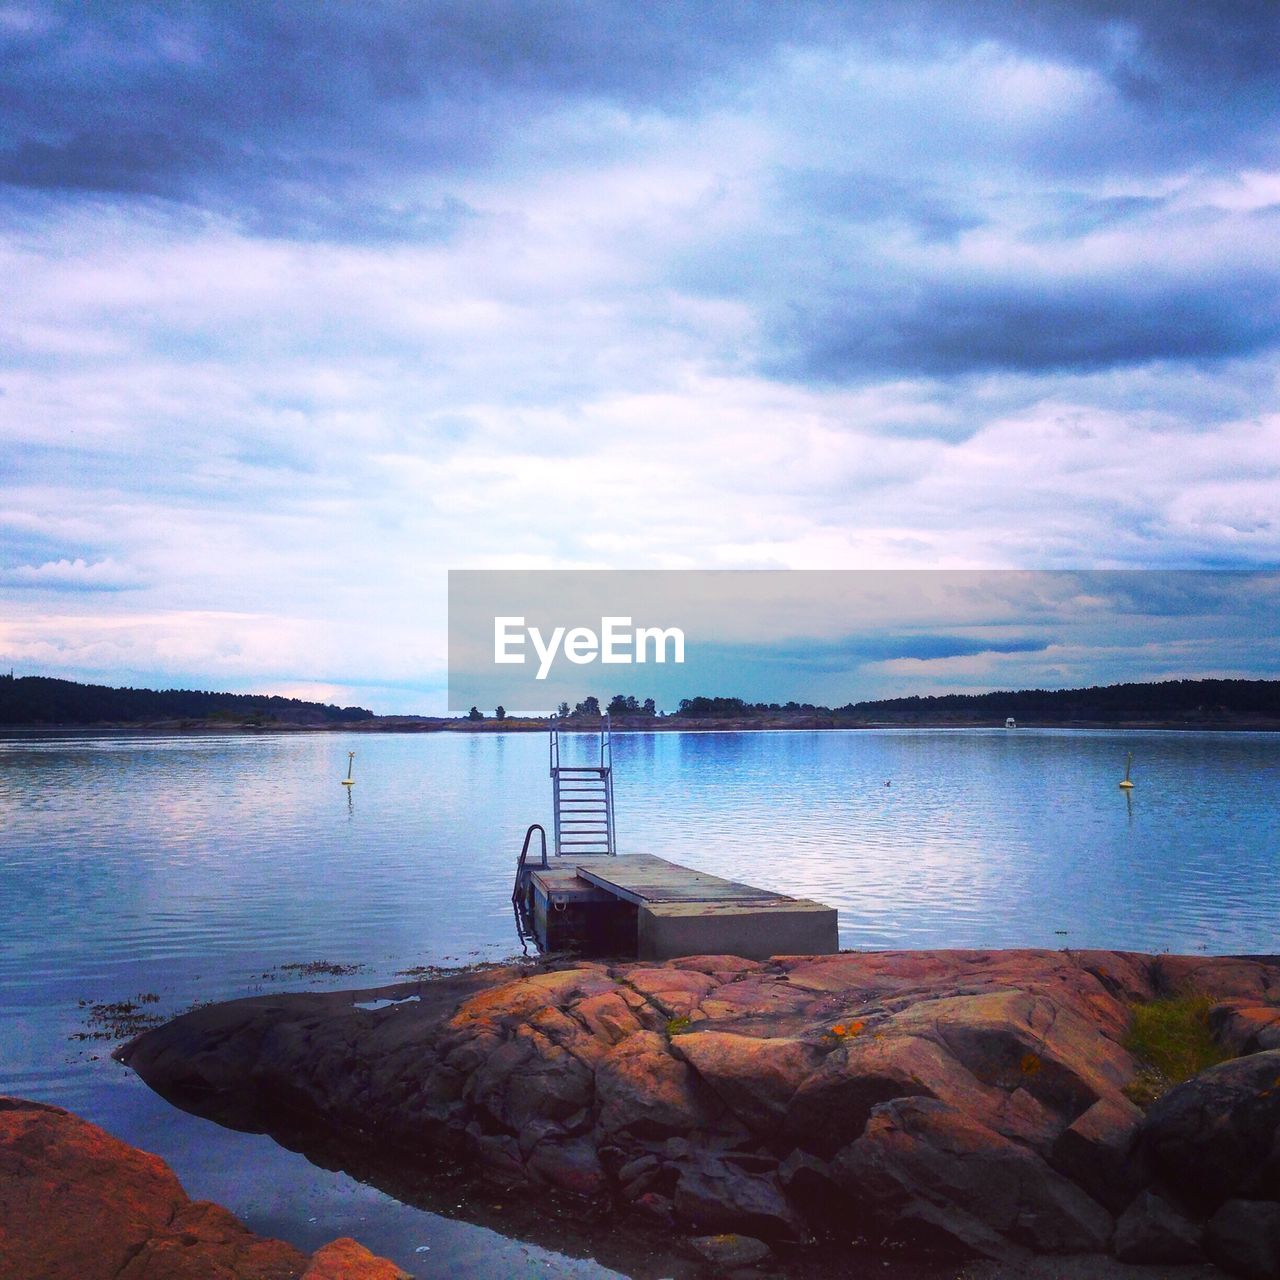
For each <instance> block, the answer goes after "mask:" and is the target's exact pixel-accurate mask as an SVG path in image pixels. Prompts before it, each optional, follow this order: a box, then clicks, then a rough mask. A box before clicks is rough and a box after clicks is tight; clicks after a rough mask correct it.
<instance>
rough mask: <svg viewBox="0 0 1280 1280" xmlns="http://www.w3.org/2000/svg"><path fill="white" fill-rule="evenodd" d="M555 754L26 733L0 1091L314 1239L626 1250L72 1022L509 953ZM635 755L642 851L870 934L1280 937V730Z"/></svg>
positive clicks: (504, 748)
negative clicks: (98, 1132) (450, 1200)
mask: <svg viewBox="0 0 1280 1280" xmlns="http://www.w3.org/2000/svg"><path fill="white" fill-rule="evenodd" d="M576 745H577V747H578V749H579V750H580V751H581V752H582V753H583V756H584V758H586V753H587V752H589V750H590V749H591V747H592V746H593V745H594V740H592V739H585V738H584V739H580V740H578V741H577V743H576ZM349 749H354V750H355V751H356V752H357V756H356V762H355V768H356V773H355V776H356V778H357V784H356V786H355V787H354V788H352V789H350V790H351V794H348V788H345V787H342V786H340V785H339V779H340V778H341V777H343V776H344V775H345V772H346V762H347V755H346V753H347V751H348V750H349ZM1129 751H1132V752H1133V754H1134V758H1135V762H1134V774H1133V776H1134V781H1135V783H1136V787H1135V789H1134V791H1133V792H1132V793H1131V794H1130V795H1129V796H1126V795H1125V793H1124V792H1122V791H1121V790H1120V789H1119V788H1118V787H1117V785H1116V784H1117V782H1118V781H1119V779H1120V778H1121V777H1122V776H1123V773H1124V765H1125V755H1126V753H1127V752H1129ZM546 763H547V762H546V740H545V737H544V736H543V735H541V734H500V735H446V734H432V735H410V736H398V735H390V734H386V735H382V734H379V735H359V736H356V735H351V736H350V737H349V738H348V737H347V736H346V735H342V734H323V735H315V736H310V735H244V736H240V735H234V736H225V737H223V736H219V737H202V736H169V737H138V736H127V737H125V736H84V737H74V738H67V737H61V738H56V739H55V738H43V739H33V738H7V739H4V738H0V911H2V915H0V919H2V920H3V928H2V930H0V1092H5V1093H13V1094H18V1095H20V1096H25V1097H29V1098H36V1099H41V1100H44V1101H49V1102H54V1103H57V1104H58V1105H61V1106H66V1107H69V1108H71V1109H72V1110H74V1111H77V1112H79V1113H80V1114H82V1115H85V1116H87V1117H88V1118H89V1119H92V1120H94V1121H96V1122H97V1123H99V1124H102V1125H104V1126H105V1127H106V1128H108V1129H110V1130H111V1131H112V1132H113V1133H116V1134H118V1135H119V1136H120V1137H123V1138H125V1139H126V1140H128V1141H131V1142H135V1143H137V1144H139V1145H141V1146H143V1147H146V1148H147V1149H149V1150H153V1151H158V1152H159V1153H160V1154H162V1155H163V1156H164V1157H165V1158H166V1159H167V1160H169V1162H170V1163H171V1164H172V1165H173V1166H174V1168H175V1169H176V1171H177V1172H178V1174H179V1176H180V1177H181V1178H182V1180H183V1183H184V1185H185V1186H186V1187H187V1190H188V1191H189V1192H190V1193H191V1194H192V1195H193V1196H196V1197H207V1198H211V1199H216V1200H219V1201H222V1202H223V1203H225V1204H227V1205H228V1206H229V1207H230V1208H232V1209H233V1210H234V1211H235V1212H236V1213H238V1214H239V1215H240V1216H241V1217H243V1218H244V1219H245V1220H246V1221H248V1222H249V1224H250V1225H251V1226H253V1227H254V1228H255V1229H256V1230H259V1231H263V1232H266V1233H269V1234H273V1235H278V1236H281V1237H284V1238H287V1239H290V1240H293V1241H295V1242H296V1243H298V1244H299V1245H301V1246H303V1247H307V1248H314V1247H315V1246H316V1245H317V1244H319V1243H322V1242H323V1241H325V1240H329V1239H332V1238H333V1237H334V1236H335V1235H339V1234H351V1235H355V1236H356V1237H357V1238H359V1239H361V1240H362V1241H363V1242H364V1243H366V1244H368V1245H369V1246H370V1247H371V1248H373V1249H374V1250H375V1251H377V1252H380V1253H384V1254H387V1255H388V1256H391V1257H393V1258H394V1259H395V1260H396V1261H398V1262H399V1263H400V1264H401V1265H402V1266H404V1267H406V1268H407V1269H408V1270H410V1271H412V1272H414V1273H415V1274H416V1275H418V1276H420V1277H431V1276H444V1275H476V1276H481V1275H483V1276H500V1275H510V1276H524V1275H531V1276H532V1275H543V1276H545V1275H577V1276H599V1275H605V1274H610V1273H609V1272H608V1271H607V1270H606V1269H605V1268H604V1267H602V1266H601V1265H600V1264H598V1263H596V1262H594V1261H591V1260H579V1259H574V1258H570V1257H567V1256H565V1255H563V1254H559V1253H556V1252H553V1251H549V1250H545V1249H541V1248H539V1247H537V1246H535V1245H532V1244H527V1243H521V1242H519V1241H513V1240H508V1239H504V1238H503V1237H501V1236H499V1235H496V1234H494V1233H493V1232H490V1231H488V1230H485V1229H483V1228H481V1227H477V1226H472V1225H469V1224H467V1223H464V1222H460V1221H456V1220H452V1219H450V1218H447V1217H441V1216H438V1215H435V1214H430V1213H426V1212H423V1211H420V1210H415V1209H410V1208H406V1207H404V1206H402V1205H399V1204H397V1203H396V1202H395V1201H393V1200H391V1199H390V1198H389V1197H387V1196H384V1195H382V1194H381V1193H380V1192H377V1191H375V1190H373V1189H371V1188H369V1187H366V1186H362V1185H361V1184H359V1183H357V1182H355V1181H354V1180H352V1179H350V1178H347V1177H346V1176H345V1175H341V1174H334V1173H329V1172H326V1171H323V1170H319V1169H316V1168H314V1167H313V1166H312V1165H310V1164H309V1163H308V1162H307V1161H306V1160H305V1159H303V1158H302V1157H301V1156H298V1155H296V1154H294V1153H291V1152H288V1151H285V1150H284V1149H282V1148H280V1147H278V1146H277V1145H276V1144H275V1143H273V1142H272V1141H270V1140H269V1139H266V1138H263V1137H259V1136H253V1135H244V1134H235V1133H231V1132H229V1131H226V1130H223V1129H220V1128H218V1127H217V1126H215V1125H211V1124H208V1123H207V1122H204V1121H200V1120H197V1119H195V1118H193V1117H190V1116H187V1115H185V1114H183V1113H181V1112H179V1111H177V1110H175V1109H174V1108H171V1107H169V1106H168V1105H167V1104H165V1103H163V1102H161V1101H160V1100H159V1099H158V1098H157V1097H156V1096H155V1095H153V1094H152V1093H151V1092H150V1091H149V1090H148V1089H147V1088H146V1087H145V1086H143V1085H142V1084H140V1082H139V1081H138V1080H137V1079H136V1078H135V1077H134V1076H133V1075H132V1074H131V1073H130V1072H128V1071H126V1070H125V1069H124V1068H122V1067H119V1066H117V1065H116V1064H115V1063H113V1062H111V1061H110V1060H109V1059H108V1057H107V1054H108V1053H109V1050H110V1048H111V1047H112V1046H111V1044H109V1043H108V1044H102V1043H98V1042H92V1041H89V1042H84V1041H77V1040H73V1039H71V1037H72V1036H74V1035H76V1034H77V1033H79V1032H83V1031H84V1030H85V1029H86V1023H85V1016H86V1015H85V1011H84V1009H83V1008H82V1007H81V1005H80V1002H81V1001H88V1002H93V1001H106V1000H119V999H125V998H128V997H130V996H132V995H135V994H136V993H139V992H156V993H158V994H159V995H160V997H161V1001H160V1004H159V1005H158V1006H156V1007H157V1008H158V1009H159V1010H160V1011H161V1012H164V1013H168V1012H172V1011H176V1010H177V1009H179V1008H181V1007H183V1006H185V1005H188V1004H190V1003H191V1002H192V1001H194V1000H210V999H224V998H228V997H232V996H239V995H245V994H250V993H254V992H257V991H262V990H280V989H286V988H289V987H298V986H304V985H310V986H315V985H317V982H316V980H314V979H311V980H304V981H301V982H299V981H297V980H290V979H289V977H288V975H287V971H283V970H281V968H280V966H283V965H288V964H298V963H304V962H311V961H316V960H325V961H330V962H333V963H341V964H354V965H360V966H362V969H361V971H360V974H359V976H358V977H356V978H345V979H339V980H336V985H343V986H352V985H356V984H359V985H365V986H372V985H375V984H376V983H379V982H383V981H390V980H393V979H394V978H395V976H396V974H397V971H399V970H402V969H405V968H408V967H410V966H413V965H418V964H442V963H446V964H447V963H465V962H470V961H473V960H476V959H481V958H488V959H497V958H501V957H504V956H507V955H509V954H511V953H512V951H513V950H515V949H516V945H517V944H516V940H515V935H514V930H513V926H512V921H511V908H510V902H509V898H510V892H511V873H512V868H513V863H514V859H515V855H516V853H517V851H518V849H519V843H520V839H521V837H522V835H523V832H524V828H525V827H526V826H527V825H528V823H530V822H534V821H542V822H544V823H546V824H548V826H549V824H550V786H549V783H548V780H547V777H546ZM614 763H615V791H616V801H617V808H618V839H619V848H620V850H621V851H622V852H624V853H625V852H650V853H656V854H661V855H663V856H666V857H670V858H672V859H674V860H677V861H680V862H683V863H686V864H688V865H690V866H695V867H699V868H702V869H705V870H707V871H711V872H715V873H718V874H721V875H727V876H732V877H734V878H740V879H746V880H748V881H750V882H752V883H755V884H758V885H761V886H764V887H766V888H773V889H778V890H782V891H785V892H788V893H794V894H801V895H805V896H811V897H815V898H818V899H821V900H822V901H825V902H828V903H831V904H832V905H834V906H837V907H838V908H839V910H840V937H841V944H842V945H843V946H845V947H939V946H975V947H1008V946H1044V947H1061V946H1071V947H1120V948H1129V949H1136V950H1145V951H1158V950H1165V949H1167V950H1171V951H1208V952H1213V953H1232V952H1277V951H1280V937H1278V936H1277V935H1278V933H1280V927H1278V926H1277V921H1280V876H1277V874H1276V872H1277V868H1278V866H1280V804H1278V803H1277V784H1280V734H1215V733H1162V732H1081V731H1053V730H1027V729H1019V730H1015V731H1013V732H1005V731H1003V730H996V731H983V730H974V731H955V730H949V731H948V730H902V731H895V730H885V731H870V732H868V731H863V732H851V733H758V734H757V733H744V734H715V733H711V734H659V735H620V736H619V737H617V738H616V739H615V746H614ZM330 985H334V983H331V984H330ZM248 1171H252V1172H251V1173H250V1172H248Z"/></svg>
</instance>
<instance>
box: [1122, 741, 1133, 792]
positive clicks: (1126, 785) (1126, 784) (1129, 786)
mask: <svg viewBox="0 0 1280 1280" xmlns="http://www.w3.org/2000/svg"><path fill="white" fill-rule="evenodd" d="M1132 768H1133V752H1132V751H1130V752H1129V758H1128V759H1127V760H1126V761H1125V762H1124V781H1123V782H1122V783H1121V784H1120V787H1121V789H1122V790H1124V791H1132V790H1133V783H1132V782H1130V781H1129V770H1130V769H1132Z"/></svg>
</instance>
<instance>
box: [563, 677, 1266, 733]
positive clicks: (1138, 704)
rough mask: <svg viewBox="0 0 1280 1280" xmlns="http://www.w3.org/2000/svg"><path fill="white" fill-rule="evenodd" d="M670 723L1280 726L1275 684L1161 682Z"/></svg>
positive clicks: (623, 704)
mask: <svg viewBox="0 0 1280 1280" xmlns="http://www.w3.org/2000/svg"><path fill="white" fill-rule="evenodd" d="M607 710H608V711H609V713H610V715H612V716H631V717H642V716H654V715H657V714H659V713H658V712H657V710H656V708H655V707H654V702H653V699H652V698H646V699H645V701H644V702H643V703H640V702H638V701H637V699H636V698H634V697H630V696H626V695H623V694H616V695H615V696H614V698H613V700H612V701H611V702H610V703H609V705H608V708H607ZM600 712H601V707H600V702H599V699H597V698H594V697H589V698H584V699H583V700H582V701H581V702H579V703H578V704H577V705H576V706H574V707H573V708H572V710H570V707H569V704H568V703H567V702H562V703H561V704H560V706H559V708H558V709H557V715H559V716H560V717H561V718H566V717H571V718H579V717H581V718H589V717H596V716H599V715H600ZM674 716H675V717H676V718H679V719H685V720H756V719H766V718H767V719H782V720H786V719H800V718H802V717H807V716H823V717H830V718H831V719H832V720H833V721H835V722H837V723H844V724H981V723H1000V724H1003V723H1004V720H1005V718H1006V717H1007V716H1013V717H1014V719H1015V720H1018V721H1020V722H1026V723H1028V724H1071V723H1080V722H1087V723H1093V724H1124V723H1127V722H1133V721H1139V722H1141V721H1149V722H1156V723H1162V724H1178V723H1186V724H1206V723H1227V722H1234V721H1240V720H1249V719H1268V720H1280V680H1163V681H1158V682H1155V683H1151V684H1113V685H1099V686H1094V687H1092V688H1088V689H1021V690H1017V691H1004V692H996V693H951V694H941V695H938V696H931V697H920V696H914V695H913V696H912V697H908V698H883V699H879V700H876V701H864V702H848V703H845V705H844V706H841V707H834V708H833V707H828V706H822V705H817V704H815V703H812V702H795V701H791V702H748V701H747V700H746V699H744V698H730V697H707V696H705V695H700V696H698V697H694V698H682V699H681V700H680V705H679V708H678V710H676V711H675V712H674Z"/></svg>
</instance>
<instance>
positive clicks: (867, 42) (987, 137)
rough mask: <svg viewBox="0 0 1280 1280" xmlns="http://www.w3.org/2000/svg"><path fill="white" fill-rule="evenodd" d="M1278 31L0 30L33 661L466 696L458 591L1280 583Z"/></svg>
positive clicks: (352, 699) (1086, 22)
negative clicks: (1040, 573) (1101, 578)
mask: <svg viewBox="0 0 1280 1280" xmlns="http://www.w3.org/2000/svg"><path fill="white" fill-rule="evenodd" d="M1278 37H1280V12H1278V11H1277V9H1276V7H1275V5H1274V4H1273V3H1272V2H1271V0H1223V2H1221V3H1217V2H1215V0H1198V2H1197V3H1195V4H1190V5H1188V4H1186V3H1184V2H1183V0H1166V2H1164V3H1160V2H1158V0H1141V2H1136V0H1135V2H1128V0H1107V2H1106V3H1103V2H1102V0H1075V2H1074V3H1067V2H1066V0H1038V2H1037V3H1034V4H1032V3H1019V2H1017V0H1005V2H1004V3H999V4H996V3H984V2H983V0H974V2H971V3H967V4H964V5H956V4H954V3H951V2H950V0H934V2H929V0H864V2H861V3H857V4H853V3H850V4H838V3H830V2H828V3H806V2H805V0H789V2H788V3H787V4H785V5H779V4H777V3H774V2H773V0H761V2H760V3H752V2H751V0H740V2H739V3H734V4H729V5H726V4H723V3H710V2H708V3H698V4H695V3H675V2H671V3H661V2H653V3H648V4H644V5H637V4H634V3H624V2H623V0H614V2H604V0H601V2H596V3H592V2H590V0H580V2H578V3H552V2H551V0H522V2H520V3H515V2H505V0H503V2H500V0H438V2H435V3H429V2H423V3H414V4H410V3H392V2H390V0H384V2H383V3H376V2H375V3H365V4H360V5H350V4H339V3H312V2H310V0H308V2H307V3H275V4H270V3H261V2H259V0H253V2H252V3H248V2H246V3H236V2H235V0H213V2H210V3H128V2H127V0H113V3H111V4H104V5H93V6H90V5H80V4H72V3H63V4H51V3H38V2H36V0H0V665H3V666H4V667H6V668H8V667H12V668H14V670H15V671H16V672H17V673H18V674H24V675H25V674H47V675H59V676H65V677H68V678H73V679H81V680H92V681H96V682H102V683H110V684H118V683H129V684H143V685H152V686H157V685H158V686H179V687H201V688H223V689H236V690H245V691H249V690H253V691H265V692H279V693H285V694H292V695H296V696H304V697H318V698H321V699H323V700H333V701H338V702H341V703H357V704H359V705H363V706H368V707H370V708H372V709H373V710H376V711H379V712H412V711H422V712H432V711H440V710H443V708H444V704H445V686H446V657H447V626H446V623H447V618H446V598H447V573H448V571H449V570H451V569H454V570H457V569H508V570H518V569H723V570H728V569H742V570H753V569H823V570H829V569H894V570H908V569H910V570H921V569H931V570H935V569H1019V570H1041V569H1054V570H1060V569H1073V570H1097V569H1162V570H1166V569H1264V568H1268V567H1272V566H1275V565H1276V564H1277V562H1278V561H1280V514H1278V513H1280V394H1278V389H1277V362H1276V358H1275V357H1276V349H1277V345H1278V344H1280V290H1278V289H1277V285H1278V283H1280V234H1277V232H1278V231H1280V38H1278ZM905 656H910V655H905ZM1167 656H1168V655H1166V657H1167ZM882 657H883V660H884V661H894V660H895V658H894V655H892V654H886V655H882ZM1267 661H1269V657H1268V655H1267V654H1264V653H1262V652H1261V651H1259V652H1256V653H1252V654H1251V653H1249V652H1247V651H1245V650H1243V649H1241V650H1239V651H1234V650H1233V652H1232V655H1231V660H1230V661H1228V662H1225V663H1224V662H1221V661H1219V662H1218V663H1216V664H1214V667H1215V669H1214V670H1212V671H1210V670H1206V669H1204V666H1205V663H1204V661H1203V658H1202V657H1192V656H1188V657H1187V658H1186V662H1185V665H1184V666H1183V667H1182V668H1179V667H1178V665H1177V663H1176V662H1171V663H1170V662H1166V663H1163V664H1162V665H1161V668H1160V669H1161V670H1163V671H1166V672H1170V673H1174V674H1184V675H1198V674H1241V675H1259V674H1270V673H1271V672H1270V671H1268V670H1267V669H1266V662H1267ZM1099 669H1101V668H1099ZM1081 670H1085V669H1084V668H1081ZM1085 673H1086V674H1087V671H1086V672H1085ZM910 675H911V679H912V681H913V682H914V683H913V685H912V688H913V689H914V690H916V691H919V692H922V693H924V692H941V691H944V690H945V689H946V688H948V687H951V686H950V685H949V684H948V680H949V676H948V673H947V671H946V669H945V668H944V667H941V666H938V667H933V668H931V667H930V666H929V664H928V663H925V665H924V666H923V667H920V668H918V669H917V668H914V667H913V668H912V669H911V672H910ZM989 675H990V678H991V679H992V680H996V679H998V677H999V675H1000V673H999V672H998V671H992V672H990V673H989ZM855 683H856V682H855ZM691 692H697V691H691ZM741 692H743V693H744V694H746V695H747V696H750V691H749V690H742V691H741ZM859 696H861V691H860V689H859V688H857V687H851V688H850V690H849V697H850V698H856V697H859Z"/></svg>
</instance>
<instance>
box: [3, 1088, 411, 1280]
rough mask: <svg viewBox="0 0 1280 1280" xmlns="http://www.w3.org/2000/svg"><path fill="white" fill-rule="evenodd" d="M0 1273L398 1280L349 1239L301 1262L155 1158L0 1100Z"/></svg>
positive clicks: (138, 1279) (99, 1279) (98, 1132)
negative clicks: (188, 1187) (189, 1190)
mask: <svg viewBox="0 0 1280 1280" xmlns="http://www.w3.org/2000/svg"><path fill="white" fill-rule="evenodd" d="M0 1276H12V1277H19V1276H24V1277H25V1276H29V1277H33V1278H34V1277H39V1280H205V1278H207V1277H218V1280H300V1278H302V1280H409V1277H408V1276H407V1274H406V1273H405V1272H403V1271H401V1270H400V1268H399V1267H397V1266H395V1265H394V1264H393V1263H391V1262H388V1261H387V1260H386V1259H385V1258H377V1257H375V1256H374V1255H373V1254H372V1253H370V1252H369V1251H368V1250H367V1249H365V1248H363V1246H361V1245H358V1244H357V1243H356V1242H355V1241H354V1240H347V1239H344V1240H338V1241H334V1242H333V1244H330V1245H326V1246H325V1248H323V1249H321V1250H319V1251H317V1252H316V1253H315V1254H313V1255H312V1256H311V1258H308V1257H307V1255H306V1254H304V1253H302V1252H301V1251H300V1250H298V1249H295V1248H294V1247H293V1246H292V1245H290V1244H286V1243H285V1242H284V1241H282V1240H269V1239H266V1238H264V1237H262V1236H258V1235H255V1234H254V1233H253V1232H252V1231H250V1230H249V1229H248V1228H247V1227H245V1226H244V1225H243V1224H242V1223H241V1222H240V1221H239V1220H238V1219H236V1218H235V1217H234V1216H233V1215H232V1214H230V1213H228V1212H227V1210H226V1209H223V1208H222V1207H221V1206H219V1205H216V1204H210V1203H209V1202H207V1201H192V1200H190V1199H189V1198H188V1197H187V1194H186V1192H185V1191H183V1189H182V1184H181V1183H180V1182H179V1181H178V1179H177V1178H176V1177H175V1176H174V1173H173V1171H172V1170H171V1169H170V1168H169V1166H168V1165H167V1164H165V1162H164V1161H163V1160H161V1159H160V1157H159V1156H153V1155H148V1154H147V1153H146V1152H144V1151H139V1150H138V1149H137V1148H136V1147H131V1146H129V1145H128V1144H127V1143H124V1142H121V1141H120V1140H119V1139H117V1138H113V1137H112V1136H111V1135H110V1134H109V1133H106V1132H105V1131H104V1130H102V1129H99V1128H98V1127H97V1125H93V1124H90V1123H89V1122H88V1121H87V1120H81V1119H80V1118H79V1117H77V1116H74V1115H72V1114H71V1113H70V1112H68V1111H64V1110H62V1109H61V1108H60V1107H51V1106H46V1105H44V1104H42V1103H38V1102H26V1101H23V1100H22V1099H20V1098H0Z"/></svg>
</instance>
